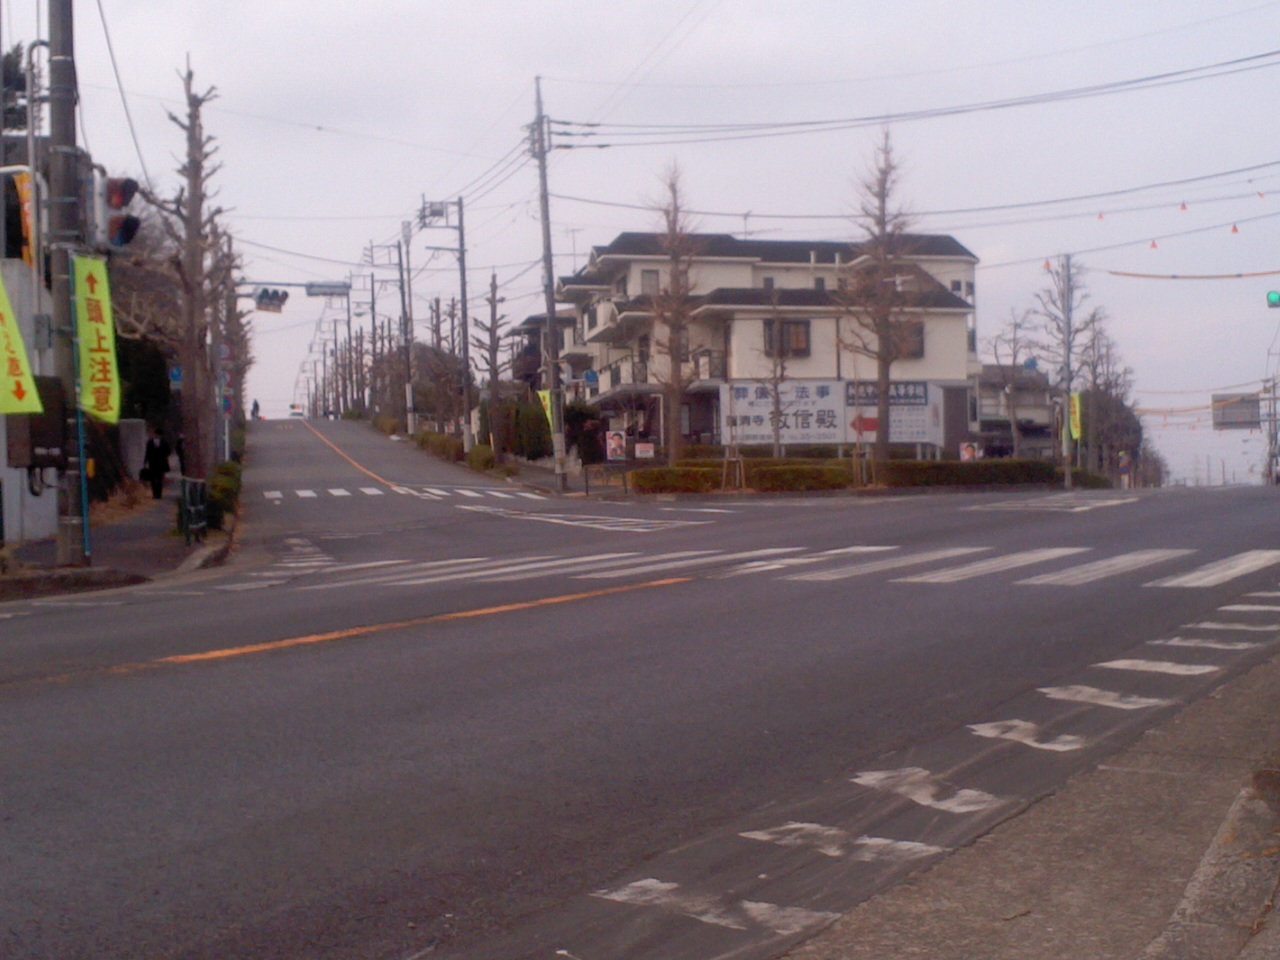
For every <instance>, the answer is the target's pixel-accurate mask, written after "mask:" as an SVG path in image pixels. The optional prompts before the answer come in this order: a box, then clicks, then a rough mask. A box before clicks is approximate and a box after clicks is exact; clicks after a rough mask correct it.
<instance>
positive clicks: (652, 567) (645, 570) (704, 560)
mask: <svg viewBox="0 0 1280 960" xmlns="http://www.w3.org/2000/svg"><path fill="white" fill-rule="evenodd" d="M799 549H801V548H800V547H772V548H767V549H764V550H747V551H745V552H743V553H726V554H720V553H717V554H716V555H714V556H710V557H690V558H688V559H681V560H669V561H665V562H662V563H646V564H642V565H641V566H638V567H629V568H628V569H626V570H608V571H605V572H603V573H588V574H580V575H579V576H578V579H579V580H609V579H615V578H617V577H629V576H633V575H636V574H649V573H661V572H663V571H666V570H679V569H686V568H688V567H697V566H704V565H706V564H709V563H724V562H727V561H731V560H744V559H747V558H749V557H765V556H771V555H776V554H779V553H791V552H793V551H795V550H799Z"/></svg>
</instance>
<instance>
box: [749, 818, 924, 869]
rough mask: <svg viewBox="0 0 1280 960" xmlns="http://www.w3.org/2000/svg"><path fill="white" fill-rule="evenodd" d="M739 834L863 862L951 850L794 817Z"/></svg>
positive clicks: (900, 860)
mask: <svg viewBox="0 0 1280 960" xmlns="http://www.w3.org/2000/svg"><path fill="white" fill-rule="evenodd" d="M738 836H740V837H743V838H745V839H747V840H759V841H761V842H762V843H772V844H775V845H777V846H779V847H804V848H808V849H810V850H813V851H815V852H816V853H820V854H822V855H823V856H824V857H833V858H834V857H840V858H846V857H847V858H848V859H850V860H857V861H859V862H863V863H874V862H876V861H888V862H891V863H905V862H907V861H910V860H921V859H924V858H925V857H936V856H938V855H939V854H942V853H947V852H948V850H947V848H946V847H935V846H934V845H933V844H930V843H918V842H916V841H914V840H890V839H888V838H886V837H868V836H858V837H855V836H854V835H853V834H852V833H851V832H849V831H848V830H843V829H841V828H840V827H828V826H825V825H824V824H821V823H797V822H796V821H794V820H793V821H790V822H788V823H784V824H783V825H782V826H780V827H771V828H769V829H768V830H748V831H746V832H744V833H739V834H738Z"/></svg>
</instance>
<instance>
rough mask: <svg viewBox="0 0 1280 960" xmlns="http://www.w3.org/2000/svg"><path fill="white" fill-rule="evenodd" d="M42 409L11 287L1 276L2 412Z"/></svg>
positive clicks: (0, 387) (28, 411)
mask: <svg viewBox="0 0 1280 960" xmlns="http://www.w3.org/2000/svg"><path fill="white" fill-rule="evenodd" d="M43 410H44V407H43V406H42V405H41V403H40V394H38V393H37V392H36V382H35V379H34V378H33V377H32V375H31V363H30V361H28V359H27V347H26V344H24V343H23V342H22V331H21V330H19V329H18V318H17V317H15V316H14V315H13V307H12V306H11V305H10V303H9V291H8V290H6V289H5V286H4V280H3V279H0V414H5V413H40V412H42V411H43Z"/></svg>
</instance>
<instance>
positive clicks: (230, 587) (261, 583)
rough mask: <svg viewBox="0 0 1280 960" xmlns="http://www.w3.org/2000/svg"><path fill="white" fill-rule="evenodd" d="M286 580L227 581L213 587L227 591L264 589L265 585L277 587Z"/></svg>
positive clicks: (286, 581)
mask: <svg viewBox="0 0 1280 960" xmlns="http://www.w3.org/2000/svg"><path fill="white" fill-rule="evenodd" d="M288 582H289V581H288V580H254V581H252V582H251V583H228V584H223V585H221V586H217V587H214V589H215V590H225V591H227V592H228V593H236V592H242V591H244V590H265V589H266V588H267V587H278V586H280V585H281V584H282V583H288Z"/></svg>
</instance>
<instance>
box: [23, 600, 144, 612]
mask: <svg viewBox="0 0 1280 960" xmlns="http://www.w3.org/2000/svg"><path fill="white" fill-rule="evenodd" d="M31 604H32V605H33V606H37V607H66V608H67V609H69V610H74V609H80V608H83V609H85V610H91V609H92V608H94V607H123V606H124V601H123V600H63V599H60V598H53V599H41V600H32V601H31Z"/></svg>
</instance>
